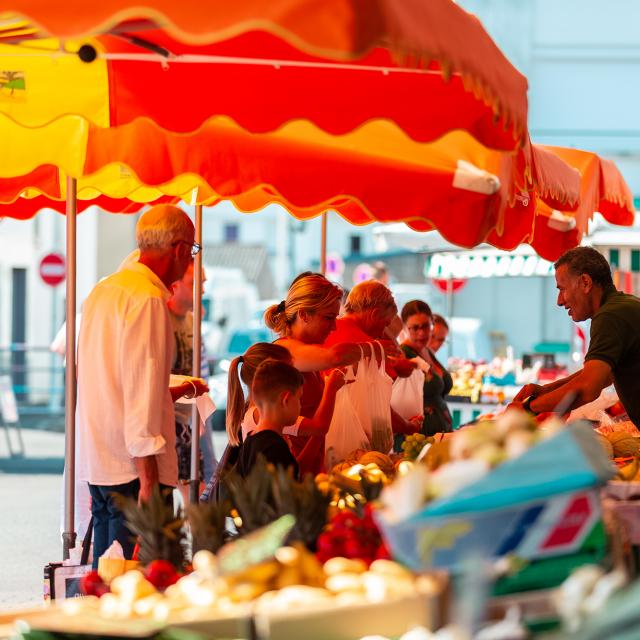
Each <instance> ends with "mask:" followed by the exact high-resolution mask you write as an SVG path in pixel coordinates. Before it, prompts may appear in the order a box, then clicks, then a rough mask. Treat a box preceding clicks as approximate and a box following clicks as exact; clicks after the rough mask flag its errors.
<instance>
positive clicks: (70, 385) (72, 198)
mask: <svg viewBox="0 0 640 640" xmlns="http://www.w3.org/2000/svg"><path fill="white" fill-rule="evenodd" d="M66 214H67V217H66V225H67V248H66V254H67V255H66V269H67V273H66V288H67V299H66V327H67V336H66V368H65V443H64V458H65V466H66V472H65V487H64V495H65V513H64V532H63V533H62V557H63V559H64V560H67V559H68V558H69V549H73V548H74V547H75V546H76V531H75V499H76V496H75V481H76V215H77V182H76V179H75V178H70V177H67V206H66Z"/></svg>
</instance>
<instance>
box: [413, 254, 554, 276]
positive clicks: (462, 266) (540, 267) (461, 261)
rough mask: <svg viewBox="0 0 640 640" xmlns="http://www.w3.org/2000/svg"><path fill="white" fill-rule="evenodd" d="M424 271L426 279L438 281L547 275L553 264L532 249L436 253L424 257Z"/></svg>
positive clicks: (550, 273) (549, 273) (551, 273)
mask: <svg viewBox="0 0 640 640" xmlns="http://www.w3.org/2000/svg"><path fill="white" fill-rule="evenodd" d="M424 273H425V275H426V276H427V277H428V278H435V279H442V280H449V279H455V280H459V279H466V278H496V277H497V278H502V277H531V276H550V275H553V264H552V263H551V262H547V260H543V259H542V258H540V257H538V256H537V255H535V254H533V252H531V254H528V253H524V252H517V253H506V252H503V251H490V250H489V251H486V252H467V253H436V254H434V255H431V256H429V257H428V258H427V261H426V263H425V268H424Z"/></svg>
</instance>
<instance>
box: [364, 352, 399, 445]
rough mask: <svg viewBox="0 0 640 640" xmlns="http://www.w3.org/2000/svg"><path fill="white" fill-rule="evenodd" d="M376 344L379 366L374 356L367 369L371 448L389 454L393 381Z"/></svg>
mask: <svg viewBox="0 0 640 640" xmlns="http://www.w3.org/2000/svg"><path fill="white" fill-rule="evenodd" d="M376 344H377V345H378V347H379V348H380V364H378V361H377V360H376V358H375V355H374V356H373V357H372V358H371V359H370V360H369V362H368V367H367V370H368V371H367V378H368V384H367V386H368V391H369V417H370V419H371V448H372V449H373V450H374V451H379V452H380V453H389V452H390V451H391V450H392V449H393V427H392V426H391V392H392V388H393V380H392V379H391V377H390V376H389V375H388V374H387V372H386V369H385V354H384V348H383V347H382V345H381V344H380V343H379V342H377V341H376Z"/></svg>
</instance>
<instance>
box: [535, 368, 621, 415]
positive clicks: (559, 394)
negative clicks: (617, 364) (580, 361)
mask: <svg viewBox="0 0 640 640" xmlns="http://www.w3.org/2000/svg"><path fill="white" fill-rule="evenodd" d="M611 381H612V376H611V367H610V366H609V365H608V364H607V363H606V362H604V361H602V360H589V361H587V362H585V364H584V367H583V368H582V369H581V370H580V371H578V372H576V373H574V374H573V375H572V376H569V377H568V378H565V379H564V380H563V381H561V382H563V384H560V385H557V384H556V383H554V384H556V386H555V387H554V388H553V389H552V390H551V391H547V392H545V393H543V394H542V395H540V396H538V397H536V398H535V399H534V400H532V401H531V402H530V403H529V407H530V408H531V410H532V411H535V413H546V412H547V411H553V410H554V409H555V408H556V407H557V406H558V405H559V404H560V403H561V402H562V400H563V399H564V398H565V397H566V396H567V395H568V394H574V395H575V398H574V400H573V403H572V404H571V406H570V407H569V408H571V409H575V408H576V407H580V406H582V405H583V404H587V403H588V402H593V401H594V400H595V399H596V398H597V397H598V396H599V395H600V393H601V391H602V390H603V389H604V388H605V387H608V386H609V385H610V384H611ZM549 386H550V385H549Z"/></svg>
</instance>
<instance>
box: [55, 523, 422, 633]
mask: <svg viewBox="0 0 640 640" xmlns="http://www.w3.org/2000/svg"><path fill="white" fill-rule="evenodd" d="M347 516H350V517H352V518H353V522H350V521H348V520H349V518H347ZM331 526H332V527H333V528H334V530H336V531H337V530H340V527H342V530H344V531H346V530H351V531H352V532H353V533H357V535H358V536H365V537H359V538H356V537H353V538H348V537H347V538H345V539H347V540H352V541H354V542H357V544H358V545H360V547H358V548H356V546H354V545H351V546H350V545H349V544H348V543H347V544H346V545H345V550H347V552H348V551H349V550H351V551H352V552H353V553H352V555H354V556H355V552H356V551H358V552H359V551H360V549H365V548H366V549H367V551H366V553H369V551H368V549H369V547H370V548H371V549H374V547H375V545H378V546H380V536H379V533H378V531H377V529H376V527H375V524H373V520H372V519H371V516H370V514H365V517H364V518H362V519H358V518H357V517H355V516H354V514H350V513H348V512H345V516H343V517H342V518H341V519H337V520H336V521H335V522H334V523H332V525H331ZM323 535H324V534H323ZM366 536H369V538H367V540H368V542H365V538H366ZM234 544H236V543H230V545H231V546H232V545H234ZM258 544H260V543H258ZM228 547H229V545H227V546H226V547H223V548H222V549H221V551H220V553H219V554H213V553H211V552H210V551H207V550H202V551H199V552H197V553H196V554H195V555H194V557H193V570H192V571H190V572H189V573H187V574H185V575H180V574H179V573H178V572H177V571H176V570H175V568H174V567H173V566H172V565H171V564H170V563H168V562H167V561H164V560H161V561H154V562H152V563H150V564H149V565H147V567H146V568H145V569H144V570H141V569H133V570H131V571H128V572H127V573H125V574H123V575H121V576H117V577H116V578H114V579H113V580H112V581H111V582H110V584H106V583H105V582H103V581H102V580H101V579H100V578H99V576H98V575H97V573H95V572H92V573H91V574H89V575H88V576H86V577H85V578H84V579H83V586H84V588H85V592H86V594H87V597H85V598H82V599H74V600H67V601H64V602H63V604H62V610H63V611H64V612H65V614H66V615H68V616H77V615H83V616H93V617H96V618H100V619H107V618H108V619H111V620H134V619H140V618H143V619H149V620H152V621H155V622H158V623H166V624H172V623H173V624H175V623H177V622H180V621H182V620H192V621H193V620H198V619H214V618H216V617H217V616H247V615H250V614H252V613H260V612H263V613H264V612H273V611H283V612H286V611H288V610H289V608H290V607H292V606H295V607H296V608H311V609H315V608H318V607H326V608H333V607H335V606H336V605H341V604H345V605H347V604H353V603H355V602H362V603H367V602H382V601H383V600H387V599H390V598H399V597H403V596H407V595H415V594H416V593H417V591H418V589H419V588H420V585H421V582H422V583H424V582H425V581H428V580H427V578H417V577H416V576H414V574H413V573H411V572H410V571H409V570H407V569H405V568H404V567H402V566H401V565H399V564H397V563H395V562H393V561H391V560H389V559H387V558H383V557H381V556H382V554H380V553H378V554H377V555H378V556H380V557H378V558H375V557H373V556H372V557H371V558H369V559H368V561H364V560H363V559H360V558H357V557H343V556H337V555H332V556H331V557H329V558H327V560H326V562H324V563H321V562H320V560H319V559H318V557H317V556H316V555H314V554H313V553H311V552H310V551H308V550H307V549H306V547H305V546H304V545H302V544H301V543H293V544H291V545H285V546H280V547H278V548H277V549H276V550H275V552H274V553H273V555H272V556H271V557H269V558H268V559H266V560H262V561H260V562H257V563H254V564H249V563H247V562H244V564H243V566H240V567H238V569H237V570H234V571H228V569H229V567H230V566H232V565H230V564H229V562H228V561H225V558H227V559H228V555H229V554H228V553H227V552H226V549H227V548H228ZM238 551H240V552H242V549H238V550H236V551H233V552H232V553H235V554H236V557H235V559H234V563H235V562H237V560H238V559H239V556H238ZM318 556H321V554H318ZM424 586H425V585H424V584H423V587H424ZM431 586H432V585H431Z"/></svg>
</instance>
